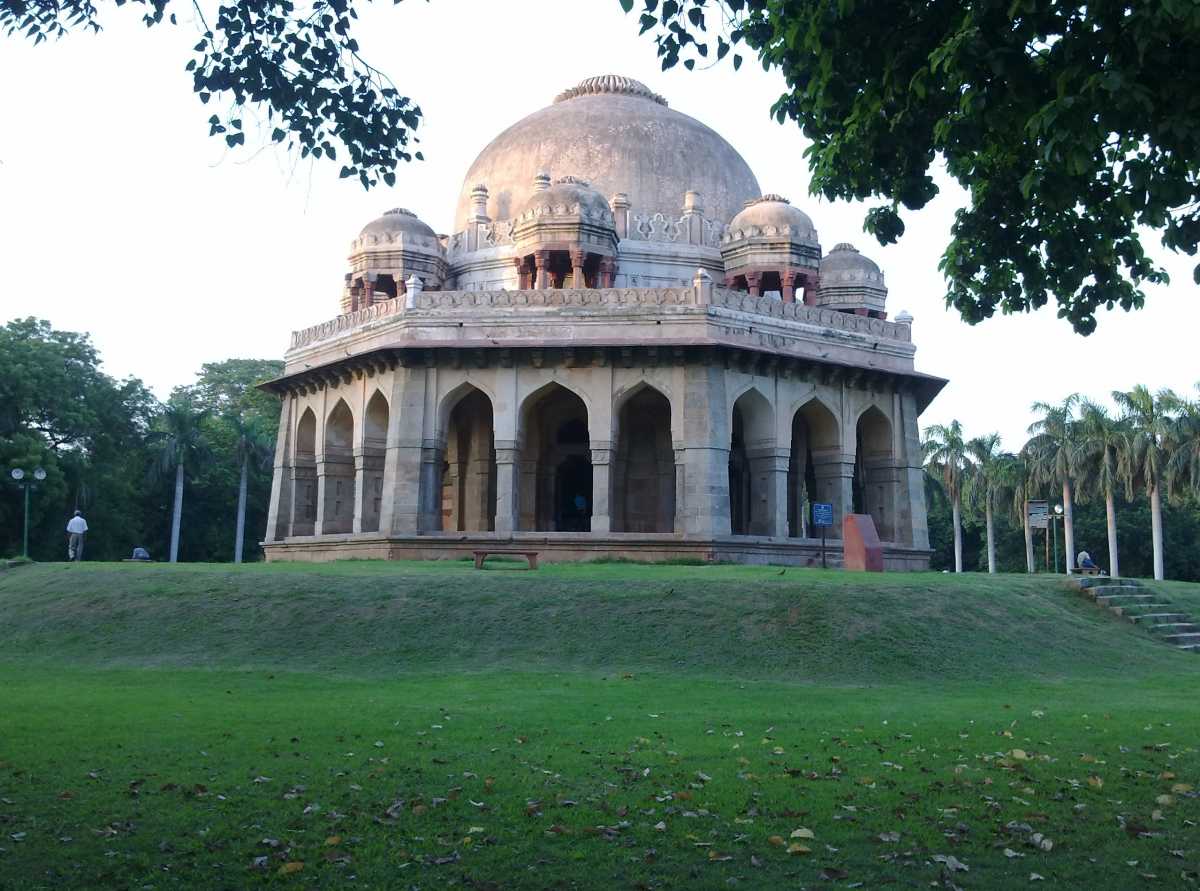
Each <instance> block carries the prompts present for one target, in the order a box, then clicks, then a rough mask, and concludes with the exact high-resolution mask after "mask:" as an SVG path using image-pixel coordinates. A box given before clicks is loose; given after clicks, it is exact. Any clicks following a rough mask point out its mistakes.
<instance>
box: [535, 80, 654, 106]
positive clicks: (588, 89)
mask: <svg viewBox="0 0 1200 891" xmlns="http://www.w3.org/2000/svg"><path fill="white" fill-rule="evenodd" d="M599 93H617V94H621V95H625V96H638V97H640V98H642V99H649V100H650V101H651V102H657V103H658V104H659V105H666V104H667V100H666V99H664V98H663V97H662V96H660V95H658V93H656V92H654V91H653V90H651V89H650V88H649V87H648V86H646V85H645V84H644V83H642V82H641V81H638V80H634V79H633V78H632V77H624V76H622V75H620V74H601V75H600V76H599V77H589V78H586V79H585V80H581V81H580V82H579V83H578V84H576V85H575V86H573V87H571V88H570V89H569V90H563V91H562V92H561V93H559V94H558V95H557V96H555V97H554V101H555V102H566V101H567V100H568V99H574V98H575V97H576V96H594V95H597V94H599Z"/></svg>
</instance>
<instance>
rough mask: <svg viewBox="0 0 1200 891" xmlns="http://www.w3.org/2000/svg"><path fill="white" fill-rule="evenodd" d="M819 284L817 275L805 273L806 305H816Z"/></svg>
mask: <svg viewBox="0 0 1200 891" xmlns="http://www.w3.org/2000/svg"><path fill="white" fill-rule="evenodd" d="M819 284H820V283H819V281H818V280H817V277H816V276H814V275H805V276H804V305H805V306H816V305H817V288H818V285H819Z"/></svg>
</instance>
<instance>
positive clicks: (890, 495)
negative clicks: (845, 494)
mask: <svg viewBox="0 0 1200 891" xmlns="http://www.w3.org/2000/svg"><path fill="white" fill-rule="evenodd" d="M855 443H856V448H855V455H854V478H853V484H852V486H851V491H852V492H853V498H854V512H855V513H858V514H870V515H871V519H872V520H874V522H875V531H876V532H878V533H879V538H880V539H881V540H882V541H892V540H893V539H894V538H895V534H896V517H895V505H896V484H897V481H898V476H897V473H896V460H895V456H894V454H893V451H892V423H891V421H889V420H888V419H887V416H886V415H884V413H883V412H881V411H880V410H879V409H878V408H876V407H875V406H871V407H870V408H868V409H867V410H866V411H864V412H863V413H862V415H861V416H860V417H859V419H858V425H857V428H856V429H855Z"/></svg>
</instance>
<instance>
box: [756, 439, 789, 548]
mask: <svg viewBox="0 0 1200 891" xmlns="http://www.w3.org/2000/svg"><path fill="white" fill-rule="evenodd" d="M746 457H747V458H748V459H749V464H750V501H751V503H750V504H749V505H747V510H748V513H749V518H750V529H749V532H750V534H751V535H777V536H786V535H787V469H788V452H787V450H786V449H776V448H774V447H771V446H766V447H759V448H754V449H747V454H746Z"/></svg>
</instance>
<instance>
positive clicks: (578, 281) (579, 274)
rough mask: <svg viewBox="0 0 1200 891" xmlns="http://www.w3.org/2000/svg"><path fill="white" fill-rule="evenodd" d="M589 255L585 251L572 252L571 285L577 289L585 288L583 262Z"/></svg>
mask: <svg viewBox="0 0 1200 891" xmlns="http://www.w3.org/2000/svg"><path fill="white" fill-rule="evenodd" d="M586 257H587V255H586V254H585V253H584V252H583V251H579V250H576V251H571V285H572V287H575V288H582V287H584V279H583V261H584V260H585V259H586Z"/></svg>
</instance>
